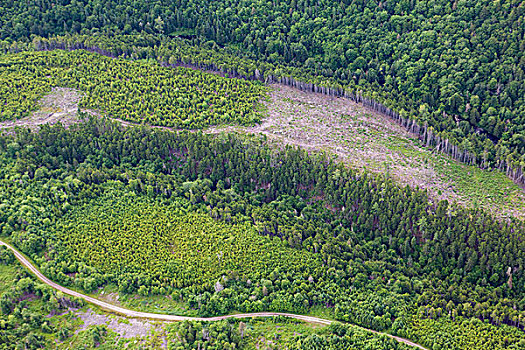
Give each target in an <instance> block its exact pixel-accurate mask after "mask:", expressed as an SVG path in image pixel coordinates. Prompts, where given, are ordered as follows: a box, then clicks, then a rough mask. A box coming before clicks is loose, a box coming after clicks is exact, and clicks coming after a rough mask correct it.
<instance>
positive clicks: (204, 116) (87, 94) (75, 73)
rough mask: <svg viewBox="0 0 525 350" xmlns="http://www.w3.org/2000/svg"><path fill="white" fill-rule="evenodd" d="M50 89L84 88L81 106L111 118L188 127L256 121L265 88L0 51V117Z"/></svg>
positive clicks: (78, 58)
mask: <svg viewBox="0 0 525 350" xmlns="http://www.w3.org/2000/svg"><path fill="white" fill-rule="evenodd" d="M52 87H69V88H75V89H78V90H81V91H83V92H84V97H83V98H82V100H81V101H80V107H83V108H89V109H92V110H96V111H99V112H100V113H102V114H104V115H107V116H110V117H112V118H118V119H121V120H125V121H130V122H134V123H146V124H151V125H160V126H170V127H177V128H192V129H197V128H202V127H205V126H209V125H213V124H225V123H238V124H244V125H247V124H253V123H255V122H257V121H259V118H260V116H259V112H258V111H257V108H258V107H257V106H258V103H259V100H260V99H262V98H263V94H264V91H265V88H264V87H263V86H262V85H261V84H259V83H252V82H248V81H245V80H240V79H228V78H223V77H221V76H218V75H215V74H210V73H205V72H201V71H197V70H192V69H188V68H181V67H179V68H165V67H161V66H159V65H158V64H157V63H148V62H137V61H128V60H124V59H112V58H108V57H105V56H102V55H98V54H95V53H88V52H86V51H73V52H67V51H61V50H57V51H50V52H24V53H19V54H13V55H5V56H2V57H0V120H14V119H19V118H22V117H24V116H27V115H28V114H29V113H30V112H31V111H33V110H35V109H36V108H37V107H38V105H37V101H38V100H39V99H40V98H41V97H42V96H43V94H44V93H46V92H48V91H50V90H51V88H52Z"/></svg>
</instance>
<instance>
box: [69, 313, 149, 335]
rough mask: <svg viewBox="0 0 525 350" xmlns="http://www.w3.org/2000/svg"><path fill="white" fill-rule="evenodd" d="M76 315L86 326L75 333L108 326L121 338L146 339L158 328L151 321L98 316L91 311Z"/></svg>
mask: <svg viewBox="0 0 525 350" xmlns="http://www.w3.org/2000/svg"><path fill="white" fill-rule="evenodd" d="M76 314H77V316H78V317H79V318H80V319H81V320H82V321H83V322H84V324H83V325H82V326H81V327H80V328H78V329H77V330H76V331H75V333H78V332H80V331H83V330H86V329H88V328H89V327H91V326H98V325H106V326H107V327H108V328H109V329H111V330H112V331H114V332H115V333H117V334H119V335H120V337H121V338H125V339H129V338H136V337H145V336H147V335H149V334H150V332H151V331H152V330H154V329H155V328H156V326H155V325H154V324H152V323H151V322H149V321H143V320H137V319H133V318H130V319H128V318H125V317H119V316H109V315H103V314H97V313H95V312H93V310H91V309H88V310H87V311H82V312H77V313H76Z"/></svg>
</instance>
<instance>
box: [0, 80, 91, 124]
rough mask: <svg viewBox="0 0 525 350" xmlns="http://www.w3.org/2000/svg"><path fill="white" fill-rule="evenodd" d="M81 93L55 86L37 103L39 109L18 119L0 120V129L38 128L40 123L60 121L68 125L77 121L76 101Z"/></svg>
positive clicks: (77, 101)
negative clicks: (17, 127)
mask: <svg viewBox="0 0 525 350" xmlns="http://www.w3.org/2000/svg"><path fill="white" fill-rule="evenodd" d="M81 98H82V93H81V92H80V91H78V90H75V89H69V88H62V87H56V88H53V89H52V90H51V92H50V93H49V94H47V95H46V96H44V97H43V98H42V99H41V100H40V102H39V104H40V106H39V109H38V110H37V111H35V112H33V113H32V114H31V115H30V116H28V117H26V118H22V119H18V120H14V121H11V120H8V121H4V122H0V129H6V128H13V127H16V126H20V127H29V128H31V129H35V128H38V126H40V125H42V124H56V123H58V122H60V123H62V124H63V125H64V126H66V127H67V126H69V125H71V124H73V123H76V122H78V121H79V119H78V117H77V111H78V103H79V101H80V99H81Z"/></svg>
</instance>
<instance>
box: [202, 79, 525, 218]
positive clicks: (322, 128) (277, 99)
mask: <svg viewBox="0 0 525 350" xmlns="http://www.w3.org/2000/svg"><path fill="white" fill-rule="evenodd" d="M265 107H266V108H267V117H266V118H265V119H264V120H263V122H262V123H261V124H260V125H258V126H255V127H238V126H227V127H213V128H210V129H208V131H209V132H211V133H220V132H224V131H226V132H229V131H236V132H243V133H246V132H248V133H259V134H263V135H266V136H267V137H268V139H270V140H275V141H278V142H279V143H280V144H283V143H284V144H290V145H296V146H299V147H302V148H304V149H307V150H315V151H326V152H328V153H331V154H335V155H336V156H337V157H338V158H339V160H341V161H343V162H344V163H346V164H348V165H349V166H351V167H352V168H354V169H359V170H363V171H364V170H366V171H371V172H375V173H382V174H387V176H391V177H392V178H393V179H395V180H396V182H398V183H400V184H402V185H409V186H410V187H412V188H415V187H419V188H421V189H426V190H427V191H428V193H429V195H430V196H431V198H432V199H433V200H435V201H439V200H443V199H447V200H449V201H452V202H456V203H459V204H461V205H465V206H471V207H472V206H482V207H484V208H485V209H488V210H490V211H493V212H495V213H497V214H500V215H501V216H502V217H507V216H511V215H512V216H516V217H521V218H525V193H524V192H523V191H521V190H520V189H519V188H517V186H514V185H513V184H512V182H511V181H510V180H508V181H506V184H505V187H508V188H505V189H503V190H502V191H504V192H502V193H501V194H499V197H498V198H494V196H493V192H494V189H485V188H483V187H484V186H482V183H480V184H479V186H478V188H476V186H471V188H467V186H464V183H463V184H461V183H460V182H461V181H460V179H459V178H458V176H457V174H458V171H459V173H460V174H461V175H462V177H463V180H462V181H463V182H465V180H464V179H465V178H466V179H467V181H468V179H469V176H470V175H471V174H470V171H472V173H474V171H480V170H479V169H477V168H476V169H475V168H474V167H470V168H469V167H467V166H464V165H461V164H459V163H457V162H455V161H453V160H450V159H448V158H447V157H445V156H443V155H440V154H435V153H434V152H433V151H432V150H429V149H426V148H424V147H422V146H421V144H420V142H419V140H417V138H415V137H414V136H413V135H412V134H410V133H408V132H407V131H406V130H405V129H404V128H402V127H401V126H399V125H398V124H396V123H394V122H393V121H391V120H390V119H389V118H387V117H385V116H383V115H381V114H379V113H376V112H374V111H372V110H370V109H368V108H366V107H364V106H362V105H360V104H358V103H355V102H353V101H351V100H349V99H345V98H336V97H330V96H326V95H323V94H320V93H310V92H308V93H307V92H303V91H300V90H298V89H295V88H291V87H288V86H284V85H278V84H275V85H272V91H271V93H270V99H269V101H267V102H265ZM451 164H452V166H451ZM452 168H454V170H453V171H452ZM458 169H459V170H458ZM489 176H490V175H489ZM472 187H474V188H472ZM478 191H479V192H480V193H477V192H478ZM505 191H506V192H505ZM506 194H508V196H507V197H506ZM478 197H479V198H478ZM473 198H475V199H473Z"/></svg>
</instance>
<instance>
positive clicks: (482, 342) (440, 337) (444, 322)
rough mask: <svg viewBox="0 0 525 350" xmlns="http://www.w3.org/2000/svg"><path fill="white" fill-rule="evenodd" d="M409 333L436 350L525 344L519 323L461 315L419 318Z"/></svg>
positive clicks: (477, 349) (495, 349) (483, 349)
mask: <svg viewBox="0 0 525 350" xmlns="http://www.w3.org/2000/svg"><path fill="white" fill-rule="evenodd" d="M406 336H408V337H410V339H414V340H417V341H420V342H421V343H423V344H426V345H428V346H429V347H430V349H432V350H452V349H469V350H486V349H491V350H498V349H509V350H518V349H524V348H525V338H524V337H523V332H522V331H521V330H519V329H517V328H515V327H509V326H507V325H501V326H498V327H495V326H493V325H491V324H490V323H484V322H482V321H481V320H479V319H476V318H473V319H465V318H462V317H458V319H457V320H455V321H453V320H451V319H449V318H440V319H437V320H433V319H416V318H414V319H413V320H412V321H411V323H410V324H409V329H408V331H407V332H406Z"/></svg>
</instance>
